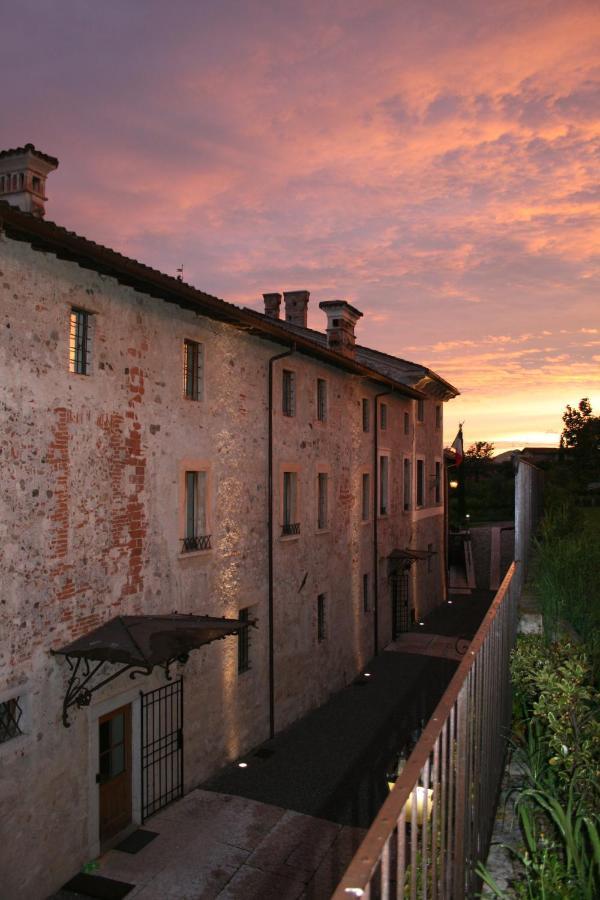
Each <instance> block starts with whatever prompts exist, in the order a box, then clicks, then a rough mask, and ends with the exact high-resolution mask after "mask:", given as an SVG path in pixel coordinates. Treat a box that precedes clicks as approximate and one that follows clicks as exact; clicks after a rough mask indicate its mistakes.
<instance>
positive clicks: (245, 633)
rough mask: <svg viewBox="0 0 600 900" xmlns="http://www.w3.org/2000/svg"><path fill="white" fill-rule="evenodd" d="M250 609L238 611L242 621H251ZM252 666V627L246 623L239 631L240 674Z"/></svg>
mask: <svg viewBox="0 0 600 900" xmlns="http://www.w3.org/2000/svg"><path fill="white" fill-rule="evenodd" d="M249 613H250V610H249V609H248V608H246V609H240V611H239V613H238V619H239V620H240V622H246V623H247V622H249V620H250V616H249ZM249 668H250V627H249V625H246V627H245V628H242V630H241V631H239V632H238V674H240V675H241V673H242V672H247V671H248V669H249Z"/></svg>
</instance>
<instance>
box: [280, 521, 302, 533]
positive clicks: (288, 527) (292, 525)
mask: <svg viewBox="0 0 600 900" xmlns="http://www.w3.org/2000/svg"><path fill="white" fill-rule="evenodd" d="M281 534H282V535H287V534H300V522H286V523H285V524H284V525H282V526H281Z"/></svg>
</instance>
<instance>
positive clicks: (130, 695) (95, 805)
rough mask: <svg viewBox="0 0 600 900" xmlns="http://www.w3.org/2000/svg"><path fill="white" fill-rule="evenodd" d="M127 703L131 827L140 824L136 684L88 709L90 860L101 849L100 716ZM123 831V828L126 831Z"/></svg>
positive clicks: (138, 701) (139, 710) (139, 709)
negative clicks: (129, 709) (128, 717)
mask: <svg viewBox="0 0 600 900" xmlns="http://www.w3.org/2000/svg"><path fill="white" fill-rule="evenodd" d="M127 704H131V825H130V826H129V828H130V829H133V828H135V827H137V826H139V825H141V823H142V796H141V794H142V791H141V783H142V775H141V738H140V730H141V707H140V688H139V685H136V686H135V687H132V688H131V689H130V690H128V691H124V692H123V693H122V694H117V695H115V696H113V697H110V698H109V699H107V700H103V701H101V702H99V703H96V704H94V705H92V706H89V707H88V847H89V850H88V853H89V856H90V857H92V858H94V857H96V856H99V855H100V853H101V850H102V846H101V843H100V791H99V785H98V784H97V783H96V774H97V772H98V754H99V744H98V729H99V721H100V719H101V718H102V716H105V715H106V714H107V713H111V712H113V711H114V710H117V709H119V708H120V707H121V706H127ZM126 830H127V829H125V831H126Z"/></svg>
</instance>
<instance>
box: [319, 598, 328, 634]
mask: <svg viewBox="0 0 600 900" xmlns="http://www.w3.org/2000/svg"><path fill="white" fill-rule="evenodd" d="M325 603H326V598H325V594H319V596H318V597H317V640H318V641H319V642H320V641H324V640H325V638H326V637H327V623H326V621H325Z"/></svg>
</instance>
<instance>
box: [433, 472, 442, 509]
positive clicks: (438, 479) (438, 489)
mask: <svg viewBox="0 0 600 900" xmlns="http://www.w3.org/2000/svg"><path fill="white" fill-rule="evenodd" d="M441 497H442V464H441V463H439V462H436V464H435V502H436V503H439V502H440V500H441Z"/></svg>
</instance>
